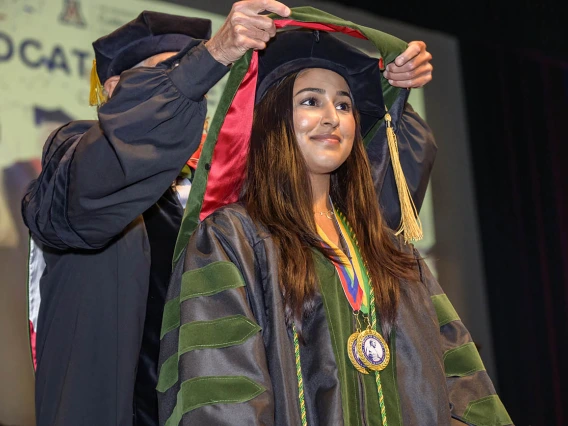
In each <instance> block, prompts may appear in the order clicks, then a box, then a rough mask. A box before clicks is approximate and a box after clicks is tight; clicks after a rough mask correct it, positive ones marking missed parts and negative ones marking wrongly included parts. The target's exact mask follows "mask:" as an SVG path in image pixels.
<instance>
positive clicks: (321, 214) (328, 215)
mask: <svg viewBox="0 0 568 426" xmlns="http://www.w3.org/2000/svg"><path fill="white" fill-rule="evenodd" d="M316 213H319V215H320V216H324V215H325V217H327V218H328V219H330V220H331V219H333V209H331V210H328V211H325V212H316Z"/></svg>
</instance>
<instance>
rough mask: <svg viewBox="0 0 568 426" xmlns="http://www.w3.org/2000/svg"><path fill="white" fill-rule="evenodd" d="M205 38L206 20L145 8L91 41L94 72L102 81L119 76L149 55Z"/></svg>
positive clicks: (207, 33)
mask: <svg viewBox="0 0 568 426" xmlns="http://www.w3.org/2000/svg"><path fill="white" fill-rule="evenodd" d="M209 37H211V21H210V20H209V19H202V18H189V17H186V16H178V15H170V14H167V13H161V12H152V11H147V10H145V11H143V12H142V13H141V14H140V15H138V17H136V19H134V20H132V21H130V22H128V23H126V24H124V25H123V26H122V27H120V28H118V29H116V30H115V31H113V32H112V33H110V34H108V35H106V36H104V37H101V38H99V39H98V40H96V41H95V42H94V43H93V48H94V49H95V59H96V71H97V73H98V77H99V79H100V81H101V83H102V84H104V82H105V81H106V80H107V79H108V78H109V77H111V76H113V75H120V73H122V72H123V71H125V70H127V69H130V68H132V67H133V66H135V65H136V64H138V63H140V62H142V61H143V60H144V59H146V58H149V57H150V56H153V55H157V54H159V53H163V52H177V51H180V50H182V49H183V48H185V47H186V46H187V45H189V43H190V42H191V41H192V40H193V39H209ZM196 43H197V42H196Z"/></svg>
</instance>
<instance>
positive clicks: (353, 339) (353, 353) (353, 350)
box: [347, 332, 369, 374]
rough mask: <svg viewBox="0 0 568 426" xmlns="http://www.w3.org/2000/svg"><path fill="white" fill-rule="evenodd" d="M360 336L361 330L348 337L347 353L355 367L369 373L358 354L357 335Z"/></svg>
mask: <svg viewBox="0 0 568 426" xmlns="http://www.w3.org/2000/svg"><path fill="white" fill-rule="evenodd" d="M358 336H359V332H355V333H353V334H352V335H351V336H349V339H347V355H348V356H349V361H351V364H353V367H355V368H356V369H357V371H359V372H360V373H363V374H369V372H368V371H367V370H366V369H365V364H363V362H362V361H361V359H360V358H359V355H358V354H357V337H358Z"/></svg>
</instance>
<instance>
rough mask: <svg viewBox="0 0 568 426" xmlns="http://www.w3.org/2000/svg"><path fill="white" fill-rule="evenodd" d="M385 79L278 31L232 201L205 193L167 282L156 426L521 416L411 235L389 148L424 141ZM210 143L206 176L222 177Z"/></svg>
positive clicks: (349, 58)
mask: <svg viewBox="0 0 568 426" xmlns="http://www.w3.org/2000/svg"><path fill="white" fill-rule="evenodd" d="M298 12H299V11H298ZM295 13H296V12H295V9H292V15H291V16H292V17H294V16H295ZM308 13H310V16H309V19H308V18H306V19H305V21H307V22H316V23H319V22H320V21H318V20H317V18H318V17H320V18H321V17H322V16H323V17H325V18H326V19H328V20H327V21H325V23H326V24H327V23H328V22H329V21H331V22H332V23H333V25H334V27H333V28H334V29H337V28H338V27H344V26H345V28H348V30H347V32H349V31H351V30H352V28H353V24H352V23H348V22H345V21H343V22H342V21H341V20H340V19H339V18H337V17H330V15H327V14H324V13H320V12H318V11H314V10H312V12H306V11H305V10H302V14H303V16H305V15H306V14H308ZM299 15H300V13H298V16H299ZM315 28H318V27H315ZM319 28H321V27H319ZM324 28H325V26H324ZM358 28H361V27H358ZM365 31H367V32H366V33H365V35H368V34H369V33H372V34H374V33H373V30H369V29H366V30H365ZM393 40H396V39H394V38H391V37H390V36H388V35H382V36H381V37H380V38H379V39H378V41H377V40H374V42H375V43H379V44H381V45H382V46H383V48H384V49H385V50H387V52H388V50H389V48H390V46H391V45H396V46H400V43H402V42H401V41H400V40H398V41H393ZM402 45H404V44H402ZM383 53H385V52H383V51H381V54H383ZM383 57H384V55H383ZM251 63H252V60H251ZM382 78H383V77H382V76H381V73H380V70H379V69H378V67H377V60H376V59H375V58H372V57H369V56H368V55H367V54H365V53H363V52H361V51H359V50H357V49H355V48H353V47H351V46H350V45H349V44H347V43H345V42H343V41H340V40H339V39H337V38H335V37H334V36H332V35H330V34H328V33H326V32H324V31H311V30H305V29H303V30H285V31H282V32H279V33H277V35H276V36H275V38H273V39H272V40H271V41H270V42H269V43H268V46H267V48H266V49H265V50H264V51H262V52H259V53H258V82H257V86H256V90H257V92H256V105H255V106H254V119H253V122H252V131H251V133H250V146H247V148H246V149H245V152H246V150H247V149H248V155H246V161H245V162H243V170H244V182H242V191H241V192H240V197H239V199H238V202H236V203H233V204H228V205H227V204H226V202H225V203H224V201H223V200H222V199H221V200H219V199H218V198H216V197H219V195H216V194H213V193H212V194H208V192H205V195H204V196H203V209H206V208H208V207H206V204H207V203H209V202H211V203H213V204H215V203H216V202H218V201H221V203H220V204H219V205H221V206H222V207H220V208H218V209H217V210H215V211H214V212H213V213H211V214H209V215H208V216H207V214H208V213H206V214H204V215H205V216H206V218H204V219H203V221H201V222H200V223H199V224H197V225H196V229H195V231H194V233H193V234H192V235H191V237H190V238H189V241H188V243H187V245H186V247H185V248H184V250H183V251H182V252H181V257H180V259H181V260H180V261H179V262H178V263H177V265H176V267H175V270H174V274H173V279H172V281H171V282H170V288H169V290H168V302H167V305H166V310H165V312H164V320H163V325H162V336H163V337H162V344H161V350H160V374H159V382H158V391H159V404H160V424H161V425H166V426H171V425H178V424H179V425H194V424H195V425H209V424H211V425H213V424H214V425H229V424H230V425H234V426H237V425H282V426H284V425H286V426H287V425H310V426H314V425H334V426H339V425H383V426H386V425H387V424H388V425H390V426H392V425H407V426H417V425H421V426H445V425H450V424H452V425H453V424H464V423H465V424H470V425H479V426H481V425H483V426H490V425H509V424H511V423H512V422H511V420H510V418H509V416H508V414H507V412H506V410H505V408H504V407H503V405H502V403H501V401H500V399H499V397H498V396H497V395H496V393H495V389H494V387H493V384H492V382H491V379H490V378H489V376H488V375H487V372H486V371H485V368H484V366H483V363H482V361H481V359H480V357H479V354H478V352H477V349H476V347H475V345H474V343H473V342H472V339H471V336H470V334H469V333H468V331H467V329H466V328H465V326H464V324H463V323H462V322H461V321H460V319H459V317H458V316H457V314H456V312H455V310H454V309H453V307H452V305H451V303H450V302H449V300H448V298H447V297H446V295H445V294H444V292H443V290H442V288H441V287H440V285H439V284H438V283H437V282H436V279H435V278H434V277H433V276H432V274H431V273H430V271H429V270H428V267H427V265H426V263H425V262H424V260H423V259H422V257H421V256H420V254H419V253H418V252H417V251H416V249H414V248H413V245H412V244H411V242H410V241H408V242H406V241H405V240H412V239H414V238H419V233H420V232H419V231H420V228H419V226H418V223H417V222H416V217H415V213H416V212H415V211H413V210H412V203H411V201H410V199H409V197H408V193H407V192H405V191H403V190H404V189H405V184H404V181H403V180H404V174H403V173H401V170H400V164H399V158H398V154H397V153H396V139H397V138H398V142H399V143H400V142H401V140H402V139H413V138H428V137H430V136H431V135H430V131H429V129H428V127H427V125H426V124H425V123H424V122H423V121H422V120H421V119H420V117H419V116H418V115H417V114H416V113H414V112H412V111H411V110H410V109H409V106H408V105H407V104H406V99H407V96H408V93H407V91H404V90H402V91H400V92H399V94H398V96H397V97H396V99H395V100H394V102H392V103H391V104H389V105H388V107H389V108H388V111H389V112H388V113H386V114H385V105H386V99H387V97H386V94H385V98H384V99H383V94H382V91H381V87H383V88H384V87H385V86H382V85H381V79H382ZM225 90H227V89H225ZM243 90H245V89H243ZM240 93H241V91H240V90H239V91H237V92H236V95H235V97H237V96H240ZM391 93H392V92H391ZM403 111H405V113H403ZM250 113H251V114H252V111H250ZM381 119H384V122H383V124H381V126H380V127H379V128H378V130H376V132H375V130H371V129H376V127H374V126H375V124H376V123H377V122H378V121H379V120H381ZM225 120H228V118H225ZM242 121H243V122H245V119H244V117H243V118H242ZM233 132H234V131H233ZM374 132H375V133H374ZM221 133H222V130H221V132H220V134H221ZM364 135H367V136H366V138H365V143H364V141H363V136H364ZM220 138H221V137H220ZM393 141H394V145H393V146H389V147H387V145H390V144H392V143H393ZM206 143H207V142H206ZM219 143H225V144H226V145H229V144H231V138H230V136H227V137H226V140H223V141H222V142H219V141H218V142H217V144H219ZM235 143H236V142H235ZM365 144H367V145H365ZM247 145H248V144H247ZM365 146H366V147H367V150H366V149H365ZM223 147H225V145H223ZM217 148H218V146H216V147H215V152H214V154H215V155H214V156H213V161H212V163H211V165H210V171H209V180H211V179H213V178H212V177H211V176H212V175H213V173H214V170H215V168H216V167H222V165H217V164H215V159H216V158H217V157H216V155H217ZM205 149H206V147H204V150H205ZM382 150H386V152H390V158H391V159H390V160H389V156H388V155H387V156H385V155H382V156H381V155H377V152H385V151H382ZM367 152H368V153H367ZM391 162H392V169H394V172H395V175H396V178H397V180H398V179H402V180H399V183H400V186H399V187H398V188H399V190H401V191H402V195H401V201H403V204H405V205H406V206H407V207H410V213H411V215H410V217H408V216H404V211H403V228H402V229H400V230H399V232H395V231H393V230H392V229H390V228H389V227H388V226H387V223H386V221H385V219H384V217H383V215H382V213H381V209H380V208H379V203H378V197H377V195H378V194H377V191H376V188H375V187H374V184H373V177H374V176H376V175H377V174H380V173H381V171H382V170H385V169H386V168H389V167H391V166H389V163H391ZM235 173H236V171H235ZM196 179H197V177H196ZM210 184H211V182H208V183H207V185H208V186H209V185H210ZM218 184H219V182H216V183H213V184H211V185H212V186H211V188H214V189H215V190H216V191H217V194H219V193H221V194H222V193H223V192H222V191H221V189H220V186H218ZM227 185H231V183H227ZM192 195H193V193H192ZM190 202H191V200H190ZM223 203H224V204H225V205H223ZM403 210H404V207H403ZM412 219H414V220H415V222H414V223H412ZM185 226H186V224H185V222H184V224H182V229H184V227H185ZM400 231H403V232H402V233H401V232H400ZM180 235H181V234H180Z"/></svg>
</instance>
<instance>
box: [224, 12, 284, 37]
mask: <svg viewBox="0 0 568 426" xmlns="http://www.w3.org/2000/svg"><path fill="white" fill-rule="evenodd" d="M231 22H232V23H233V25H241V26H243V27H246V28H249V29H251V30H258V31H262V32H265V33H266V34H268V35H269V37H273V36H274V35H275V34H276V27H275V25H274V21H273V20H272V19H270V18H269V17H267V16H261V15H246V14H244V13H242V12H236V13H235V14H234V16H233V18H232V20H231ZM259 38H261V37H259ZM265 41H267V40H265Z"/></svg>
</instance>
